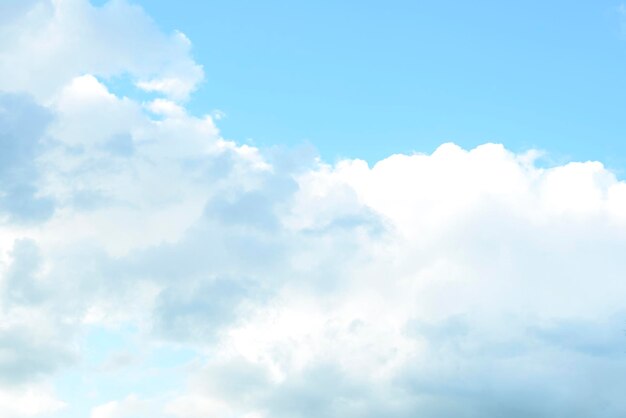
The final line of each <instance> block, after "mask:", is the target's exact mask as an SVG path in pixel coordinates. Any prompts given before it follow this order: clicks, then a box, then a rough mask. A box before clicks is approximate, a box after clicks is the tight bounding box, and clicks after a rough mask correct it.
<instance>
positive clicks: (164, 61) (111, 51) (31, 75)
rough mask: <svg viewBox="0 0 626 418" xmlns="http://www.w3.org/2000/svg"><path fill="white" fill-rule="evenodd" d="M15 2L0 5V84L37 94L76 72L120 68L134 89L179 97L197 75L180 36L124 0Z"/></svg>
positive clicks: (46, 93)
mask: <svg viewBox="0 0 626 418" xmlns="http://www.w3.org/2000/svg"><path fill="white" fill-rule="evenodd" d="M17 3H18V2H15V1H12V0H10V1H8V2H3V3H2V5H0V15H2V16H3V20H2V21H0V23H1V24H2V26H1V27H0V56H2V57H3V59H2V60H1V62H0V80H1V81H0V89H1V90H9V91H23V90H25V91H29V92H31V93H32V94H34V95H35V96H36V97H38V98H40V99H44V100H45V99H50V98H51V97H53V96H54V94H55V93H57V92H58V89H59V88H60V87H62V86H64V85H65V84H66V83H67V82H69V81H70V80H71V79H72V78H74V77H76V76H79V75H82V74H93V75H96V76H100V77H105V78H109V77H115V76H124V75H128V76H130V77H131V78H132V80H133V81H134V82H136V83H137V85H138V86H139V87H140V88H143V89H145V90H149V91H156V92H159V93H163V94H166V95H168V96H169V97H173V98H176V99H185V98H186V97H187V96H188V95H189V93H190V92H192V91H193V90H194V89H195V88H196V86H197V84H198V83H199V82H200V81H201V80H202V77H203V71H202V67H201V66H199V65H198V64H196V63H195V62H194V61H193V59H192V58H190V56H189V49H190V47H191V43H190V42H189V40H188V39H187V38H186V37H185V35H184V34H182V33H180V32H176V33H174V34H171V35H164V34H163V33H161V32H160V31H159V30H158V28H157V27H156V25H155V24H154V22H153V21H152V20H151V19H150V17H148V16H147V15H146V14H145V13H144V12H143V11H142V10H141V9H140V8H139V7H137V6H134V5H132V4H129V3H128V2H126V1H124V0H114V1H109V2H107V3H105V4H104V5H103V6H101V7H96V6H93V5H91V4H90V3H89V2H88V1H84V0H39V1H28V2H23V3H24V4H17ZM20 3H21V2H20ZM5 14H6V16H10V18H4V17H5ZM42 71H45V76H42Z"/></svg>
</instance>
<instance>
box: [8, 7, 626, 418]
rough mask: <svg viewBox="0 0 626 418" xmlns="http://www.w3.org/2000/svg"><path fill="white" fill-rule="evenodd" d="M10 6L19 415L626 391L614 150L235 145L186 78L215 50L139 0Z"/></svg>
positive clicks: (521, 402) (621, 205)
mask: <svg viewBox="0 0 626 418" xmlns="http://www.w3.org/2000/svg"><path fill="white" fill-rule="evenodd" d="M7 5H9V6H2V7H5V8H6V10H7V13H9V12H10V13H11V18H10V19H7V20H5V21H2V25H3V26H2V30H1V31H2V34H5V35H6V36H7V37H3V38H2V39H3V41H0V51H2V54H5V56H9V57H12V58H13V61H12V62H14V63H16V66H15V67H9V66H8V65H7V64H5V66H3V67H0V79H1V80H3V81H1V82H0V83H4V84H0V88H2V89H5V90H8V89H10V90H19V91H21V93H10V94H2V96H0V145H1V146H2V148H3V150H6V152H5V153H3V154H2V155H0V214H2V223H0V278H1V279H0V410H2V408H5V410H3V414H2V415H3V416H8V417H20V416H30V415H37V414H40V413H41V414H44V413H49V412H51V411H54V410H56V409H59V408H61V407H62V406H63V405H66V404H67V405H66V409H65V410H63V411H61V412H59V413H60V414H67V413H69V412H68V411H72V413H75V414H76V416H87V414H88V413H91V416H92V418H104V417H125V416H137V415H138V414H139V415H150V416H154V417H159V416H163V417H195V416H197V417H204V416H207V415H211V416H215V417H220V418H230V417H248V418H263V417H278V418H280V417H306V418H308V417H319V416H324V417H331V418H332V417H343V418H346V417H369V416H371V417H379V416H389V417H409V416H411V417H412V416H423V417H432V418H439V417H442V418H443V417H450V416H455V417H485V416H551V417H552V416H557V417H558V416H568V417H577V416H580V417H582V416H585V417H587V416H602V417H618V416H623V414H624V413H625V412H626V403H624V402H623V401H622V396H621V393H622V392H623V388H624V387H626V381H625V380H624V378H623V376H626V373H624V372H625V371H626V370H625V368H626V362H624V360H623V356H622V355H621V353H622V352H623V348H622V347H623V345H624V344H626V341H625V340H624V338H623V334H622V329H623V326H622V325H621V324H622V323H623V321H624V319H626V312H625V310H624V300H625V296H626V281H624V280H623V278H622V275H621V272H622V271H624V270H625V269H626V261H624V257H623V254H624V253H625V251H626V215H625V214H626V183H624V182H623V181H620V180H619V179H617V178H616V177H615V175H614V174H613V173H611V172H610V171H609V170H607V169H606V168H605V167H604V166H603V165H602V164H601V163H599V162H573V163H569V164H564V165H561V166H555V167H549V168H544V167H541V165H540V164H538V162H537V158H538V156H537V154H536V153H534V152H529V153H525V154H515V153H512V152H510V151H508V150H507V149H506V148H505V147H503V146H501V145H497V144H485V145H482V146H479V147H477V148H475V149H472V150H464V149H462V148H460V147H458V146H456V145H454V144H444V145H442V146H441V147H439V148H438V149H437V150H436V151H435V152H433V153H432V154H413V155H393V156H390V157H388V158H386V159H384V160H382V161H379V162H378V163H376V164H374V165H373V166H370V165H368V164H367V163H366V162H364V161H360V160H343V161H339V162H337V163H336V164H333V165H329V164H326V163H324V162H323V161H321V160H319V158H317V157H316V156H315V154H314V153H313V152H311V150H308V149H305V148H303V149H296V150H276V149H272V150H264V149H257V148H254V147H250V146H245V145H243V146H242V145H237V144H236V143H233V142H231V141H227V140H224V139H223V138H221V136H220V133H219V130H218V128H217V127H216V124H215V122H214V120H213V119H212V118H211V117H210V116H206V117H195V116H192V115H189V114H188V113H187V112H186V110H185V108H184V107H183V106H182V105H180V103H177V102H176V101H175V100H178V99H180V98H183V97H184V96H186V95H187V94H188V93H189V92H190V91H191V90H193V88H194V87H195V85H196V83H197V81H198V80H199V79H200V77H201V71H200V69H199V68H200V67H199V66H198V65H197V64H195V63H194V62H193V60H192V59H191V58H190V57H189V44H188V41H187V40H186V38H184V37H182V35H178V34H175V35H174V36H173V37H168V36H164V35H162V34H161V33H160V32H158V31H157V30H156V28H155V26H154V24H153V23H151V21H150V20H149V18H147V17H146V16H145V15H144V13H143V12H142V11H141V10H140V9H139V8H137V7H135V6H131V5H129V4H127V3H126V2H124V1H111V2H109V3H107V4H106V5H105V6H103V7H100V8H99V7H95V6H92V5H90V4H89V3H87V2H84V1H78V0H72V1H67V0H64V1H54V2H46V1H38V2H35V1H33V2H30V3H28V4H26V3H24V5H20V6H19V7H18V6H16V5H13V4H12V3H7ZM37 25H42V27H43V28H44V30H43V31H41V32H39V31H35V29H34V28H35V27H36V26H37ZM75 33H79V34H81V36H79V37H78V38H79V39H80V40H79V41H76V42H70V39H75V38H74V36H73V35H72V36H70V35H71V34H75ZM43 34H45V36H44V35H43ZM118 37H119V38H118ZM123 39H134V40H136V42H126V41H124V42H122V40H123ZM44 41H45V42H44ZM93 45H97V46H99V48H94V47H93ZM95 51H99V52H97V53H96V52H95ZM6 62H8V61H6ZM18 64H19V65H18ZM42 65H45V66H47V67H49V68H50V74H49V76H46V77H36V76H35V74H36V71H37V69H38V68H40V67H41V66H42ZM18 67H19V68H20V71H17V70H16V68H18ZM120 74H130V75H131V76H132V77H134V79H136V81H138V83H139V86H140V87H142V88H144V89H146V90H158V91H161V92H163V93H165V94H166V95H168V96H170V97H169V98H159V99H155V100H153V101H150V102H148V103H139V102H137V101H136V100H133V99H132V98H128V97H120V96H118V95H115V94H113V93H111V92H110V91H109V89H108V88H107V85H106V84H107V78H108V77H111V76H116V75H120ZM29 95H30V96H29ZM32 97H35V99H33V98H32ZM172 99H174V100H172ZM102 330H106V332H107V333H108V334H106V335H108V336H109V337H107V338H106V339H105V341H103V340H101V339H100V340H99V339H97V338H94V337H93V334H94V333H96V334H97V332H101V331H102ZM124 335H125V336H129V337H127V338H126V339H124V338H121V337H119V336H124ZM110 336H118V337H119V338H118V340H119V341H118V340H116V339H115V338H113V337H110ZM115 341H117V342H115ZM115 344H117V345H115ZM129 346H130V347H129ZM131 351H132V352H134V354H133V355H132V359H133V360H132V361H116V362H115V367H108V366H107V367H103V366H102V365H103V364H104V365H107V364H109V365H110V364H112V363H111V359H112V358H113V359H114V358H115V356H114V354H115V353H118V354H119V353H127V354H126V357H124V358H126V359H128V358H129V356H130V354H128V353H129V352H131ZM118 357H119V356H118ZM105 369H106V370H114V372H110V371H106V370H105ZM70 372H73V373H75V374H79V375H80V376H81V378H80V379H78V380H79V383H76V382H74V383H68V381H70V382H71V379H67V375H66V373H70ZM172 376H174V377H172ZM64 377H65V379H64ZM181 381H183V382H186V383H184V384H180V382H181ZM172 382H174V383H175V384H174V383H172ZM67 385H70V386H69V387H68V386H67ZM13 386H16V387H17V389H15V388H13ZM50 387H57V388H58V390H59V393H60V394H59V395H56V396H57V397H60V398H63V401H60V400H56V398H55V395H54V393H55V392H54V391H53V390H51V389H50ZM112 387H115V389H112ZM128 393H137V395H128ZM70 394H72V395H70ZM29 396H30V397H31V398H32V397H36V398H37V399H38V401H37V402H38V403H37V402H34V401H33V402H32V403H30V404H31V405H40V406H41V407H40V408H39V407H38V408H35V409H32V408H31V409H28V408H27V409H24V408H22V407H20V406H19V405H21V404H22V403H20V402H21V401H19V402H18V401H17V400H24V399H31V398H29ZM5 399H15V400H16V402H14V403H10V402H8V401H7V402H4V400H5ZM33 399H34V398H33ZM84 399H88V401H84ZM3 402H4V403H3ZM24 402H26V401H24ZM27 403H28V402H27ZM86 403H87V404H88V405H85V404H86ZM5 405H13V406H10V407H9V406H5ZM15 405H17V406H15ZM76 405H83V409H80V407H79V406H76ZM33 408H34V407H33ZM67 408H69V409H67ZM72 408H77V409H72ZM64 416H67V415H64Z"/></svg>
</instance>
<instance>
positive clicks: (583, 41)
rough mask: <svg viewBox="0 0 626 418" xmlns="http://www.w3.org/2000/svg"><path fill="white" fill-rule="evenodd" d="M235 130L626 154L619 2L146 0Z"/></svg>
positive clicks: (380, 143)
mask: <svg viewBox="0 0 626 418" xmlns="http://www.w3.org/2000/svg"><path fill="white" fill-rule="evenodd" d="M140 3H141V4H142V5H143V7H144V8H145V9H146V10H147V11H148V13H149V14H150V15H152V16H153V18H154V19H155V20H156V22H157V23H158V25H159V26H160V27H162V28H164V29H165V30H168V31H169V30H174V29H180V30H182V31H183V32H185V33H186V34H187V35H188V36H189V37H190V38H191V39H193V40H194V41H195V42H194V46H193V55H194V57H195V58H196V59H197V61H198V62H200V63H202V64H203V65H204V68H205V72H206V81H205V83H204V84H203V85H202V87H201V88H200V89H199V90H198V92H196V93H195V95H194V96H193V98H192V100H191V102H190V108H191V109H193V111H194V112H199V113H204V112H206V111H209V110H211V109H216V108H217V109H221V110H223V111H224V112H225V113H226V114H227V115H228V118H226V119H225V120H223V121H222V122H221V123H220V127H221V129H222V131H223V132H224V135H226V136H227V137H229V138H233V139H236V140H239V141H244V140H246V139H248V138H250V139H252V140H253V141H254V143H255V144H259V145H275V144H289V145H291V144H298V143H301V142H303V141H308V142H310V143H312V144H314V145H315V147H316V148H317V149H318V150H319V152H320V153H321V154H322V155H323V156H324V157H325V158H327V159H329V160H331V161H332V160H333V159H336V158H338V157H360V158H365V159H367V160H368V161H372V162H373V161H376V160H378V159H381V158H384V157H386V156H387V155H389V154H392V153H396V152H411V151H419V152H432V151H433V150H434V149H435V148H436V147H437V146H438V145H439V144H440V143H442V142H446V141H453V142H456V143H458V144H460V145H462V146H465V147H473V146H476V145H478V144H481V143H484V142H488V141H492V142H501V143H504V144H506V145H507V146H508V147H510V148H511V149H513V150H516V151H519V150H525V149H528V148H533V147H534V148H541V149H545V150H547V151H550V153H551V154H552V155H553V157H554V158H558V159H564V160H567V159H601V160H603V161H606V162H607V163H608V164H609V165H611V166H613V167H614V168H616V169H617V168H620V167H622V166H623V165H624V164H626V160H625V159H624V157H622V156H623V155H624V154H625V152H624V151H625V149H624V145H622V144H624V143H626V141H624V138H625V137H626V125H624V123H623V115H624V112H625V111H626V94H625V93H626V81H625V77H624V71H625V69H626V39H625V37H624V32H623V31H622V27H621V21H622V19H623V18H622V16H620V13H619V7H620V3H619V2H616V1H594V2H567V1H550V2H545V1H525V2H515V3H503V2H497V1H472V2H461V1H456V2H442V1H420V2H414V1H397V0H394V1H389V2H384V3H382V2H372V1H364V2H358V3H355V2H334V1H316V2H307V3H304V4H302V3H298V4H295V3H293V2H285V1H274V0H271V1H264V2H256V3H255V2H249V1H237V0H235V1H228V2H199V1H183V2H176V3H172V2H168V1H159V0H157V1H142V2H140Z"/></svg>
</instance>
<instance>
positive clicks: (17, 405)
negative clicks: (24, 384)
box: [0, 387, 66, 418]
mask: <svg viewBox="0 0 626 418" xmlns="http://www.w3.org/2000/svg"><path fill="white" fill-rule="evenodd" d="M65 406H66V404H65V403H64V402H61V401H60V400H58V399H56V397H55V396H54V395H53V394H52V393H51V391H50V390H49V389H48V388H45V387H34V388H31V389H27V390H20V389H17V388H16V389H0V414H1V415H2V416H3V417H6V418H26V417H34V416H40V415H42V414H50V413H54V412H57V411H61V410H62V409H63V408H64V407H65Z"/></svg>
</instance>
